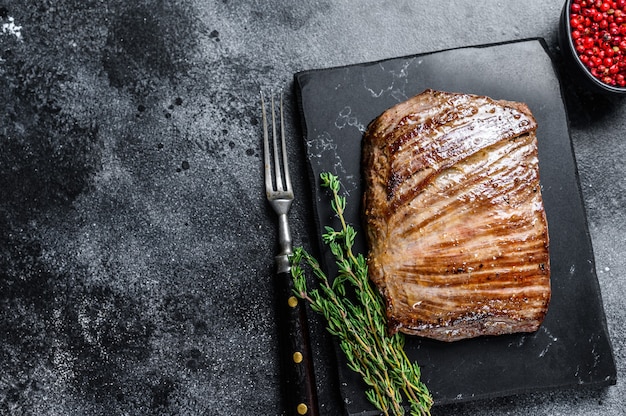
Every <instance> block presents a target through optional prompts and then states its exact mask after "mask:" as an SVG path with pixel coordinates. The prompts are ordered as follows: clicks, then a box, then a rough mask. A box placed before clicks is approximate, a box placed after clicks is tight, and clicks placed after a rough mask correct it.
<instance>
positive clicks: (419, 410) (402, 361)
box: [290, 172, 433, 416]
mask: <svg viewBox="0 0 626 416" xmlns="http://www.w3.org/2000/svg"><path fill="white" fill-rule="evenodd" d="M320 178H321V181H322V182H321V185H322V187H325V188H328V189H329V190H330V191H331V193H332V197H331V201H330V204H331V207H332V210H333V211H334V212H335V214H336V215H337V217H338V218H339V220H340V222H341V228H340V229H339V230H335V229H334V228H332V227H329V226H326V227H325V231H326V232H325V233H324V234H323V235H322V239H323V241H324V243H325V244H327V245H328V247H329V248H330V251H331V253H332V254H333V256H334V257H335V262H336V264H337V268H338V275H337V276H336V277H335V278H334V279H333V280H332V283H331V281H330V280H329V279H328V277H327V276H326V274H325V273H324V271H323V270H322V268H321V267H320V265H319V262H318V261H317V260H316V259H315V258H314V257H313V256H312V255H311V254H309V253H308V252H307V251H306V250H304V249H303V248H302V247H296V248H295V250H294V253H293V255H292V256H291V259H290V261H291V273H292V276H293V280H294V283H295V292H296V295H297V296H298V297H299V298H301V299H303V300H305V301H307V302H308V303H309V305H310V307H311V309H312V310H313V311H315V312H317V313H319V314H321V315H323V316H324V318H325V319H326V322H327V330H328V331H329V332H330V333H331V334H332V335H334V336H336V337H337V338H338V341H339V345H340V347H341V349H342V351H343V352H344V354H345V356H346V359H347V363H348V366H349V367H350V369H352V370H353V371H355V372H357V373H358V374H360V375H361V377H362V378H363V381H364V382H365V383H366V384H367V385H368V386H369V389H368V390H367V391H366V392H365V394H366V396H367V398H368V400H369V401H370V402H371V403H373V404H374V405H375V406H376V408H377V409H378V410H380V411H381V412H383V414H384V415H403V414H404V407H403V406H402V402H403V400H404V399H405V398H406V399H407V400H408V402H409V405H410V414H411V415H414V416H425V415H430V408H431V406H432V404H433V400H432V397H431V395H430V393H429V392H428V389H427V387H426V385H425V384H424V383H422V382H421V381H420V377H421V374H420V368H419V366H418V364H417V363H412V362H411V361H410V360H409V359H408V358H407V356H406V354H405V352H404V335H402V334H400V333H396V334H395V335H393V336H389V335H388V333H387V326H386V319H387V318H386V315H385V305H384V300H383V298H382V296H381V295H380V293H379V292H378V291H377V290H376V289H375V288H374V287H373V286H372V284H371V283H370V281H369V278H368V274H367V273H368V272H367V262H366V260H365V257H364V256H363V255H362V254H360V253H359V254H357V255H355V254H354V253H353V251H352V247H353V245H354V239H355V237H356V231H355V230H354V228H353V227H352V226H351V225H349V224H347V223H346V221H345V218H344V211H345V207H346V198H345V197H344V196H341V195H340V194H339V192H340V187H341V185H340V182H339V179H338V178H337V176H335V175H333V174H330V173H327V172H325V173H322V174H321V175H320ZM303 265H306V266H308V269H309V270H310V271H312V273H313V275H314V276H315V277H316V281H317V283H318V285H317V288H315V289H308V288H307V282H306V275H305V269H304V266H303ZM348 290H350V292H349V293H348Z"/></svg>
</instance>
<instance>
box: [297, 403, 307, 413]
mask: <svg viewBox="0 0 626 416" xmlns="http://www.w3.org/2000/svg"><path fill="white" fill-rule="evenodd" d="M296 410H297V411H298V414H299V415H306V412H308V411H309V408H308V407H307V405H306V404H304V403H300V404H299V405H298V407H297V408H296Z"/></svg>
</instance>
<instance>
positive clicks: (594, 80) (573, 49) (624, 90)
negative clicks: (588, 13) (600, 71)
mask: <svg viewBox="0 0 626 416" xmlns="http://www.w3.org/2000/svg"><path fill="white" fill-rule="evenodd" d="M571 4H572V0H566V1H565V6H564V10H563V19H564V20H565V22H563V23H564V24H565V36H566V38H567V44H568V46H569V49H570V52H571V54H572V55H573V56H574V59H575V60H576V63H577V64H578V66H580V67H581V68H582V70H583V73H584V74H585V77H586V78H587V79H588V80H590V81H591V82H592V83H593V84H594V85H596V86H598V87H599V88H602V89H603V90H606V91H609V92H615V93H620V94H624V93H626V87H614V86H612V85H609V84H605V83H604V82H602V81H600V80H599V79H598V78H596V77H594V76H593V75H592V74H591V72H589V69H588V68H587V66H585V64H584V63H583V61H581V60H580V57H579V56H578V53H577V52H576V47H575V46H574V41H573V39H572V25H571V23H570V20H571V19H570V14H571Z"/></svg>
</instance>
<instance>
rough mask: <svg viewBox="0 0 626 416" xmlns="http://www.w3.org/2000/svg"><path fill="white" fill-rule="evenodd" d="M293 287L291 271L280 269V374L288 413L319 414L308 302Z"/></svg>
mask: <svg viewBox="0 0 626 416" xmlns="http://www.w3.org/2000/svg"><path fill="white" fill-rule="evenodd" d="M293 287H294V286H293V279H292V277H291V273H289V272H278V273H277V276H276V292H275V293H276V296H277V302H278V307H277V313H278V317H277V321H278V324H279V325H278V332H279V350H280V357H281V373H282V374H281V378H282V381H283V389H284V390H283V397H284V402H285V407H286V411H287V413H286V414H287V415H289V416H291V415H294V416H303V415H307V416H318V415H319V410H318V404H317V393H316V386H315V373H314V371H313V357H312V355H311V347H310V342H309V330H308V325H307V320H306V310H305V306H306V305H305V302H304V301H303V300H301V299H299V298H297V297H296V296H295V295H294V293H293Z"/></svg>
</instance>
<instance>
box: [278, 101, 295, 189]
mask: <svg viewBox="0 0 626 416" xmlns="http://www.w3.org/2000/svg"><path fill="white" fill-rule="evenodd" d="M280 140H281V142H282V144H281V147H282V152H283V170H284V173H285V188H284V189H285V191H287V192H292V189H291V177H290V176H289V162H288V160H287V145H286V144H285V122H284V117H283V94H280Z"/></svg>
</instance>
